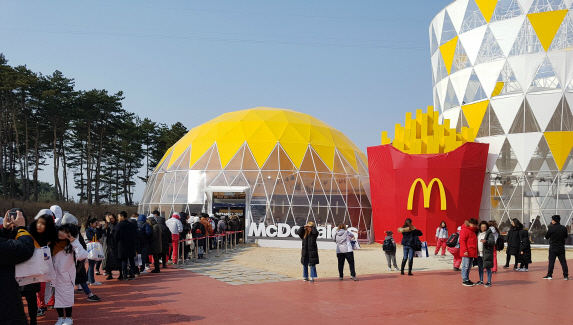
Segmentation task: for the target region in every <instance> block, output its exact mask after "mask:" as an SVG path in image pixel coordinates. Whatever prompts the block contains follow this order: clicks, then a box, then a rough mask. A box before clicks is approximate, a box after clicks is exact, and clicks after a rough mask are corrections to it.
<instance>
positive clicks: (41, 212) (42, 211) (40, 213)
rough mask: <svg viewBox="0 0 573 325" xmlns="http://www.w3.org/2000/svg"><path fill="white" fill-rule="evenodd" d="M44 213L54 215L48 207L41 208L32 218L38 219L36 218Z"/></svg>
mask: <svg viewBox="0 0 573 325" xmlns="http://www.w3.org/2000/svg"><path fill="white" fill-rule="evenodd" d="M45 215H49V216H52V218H53V217H54V213H53V212H52V210H50V209H42V210H40V212H38V214H37V215H36V216H35V217H34V220H38V219H40V217H41V216H45Z"/></svg>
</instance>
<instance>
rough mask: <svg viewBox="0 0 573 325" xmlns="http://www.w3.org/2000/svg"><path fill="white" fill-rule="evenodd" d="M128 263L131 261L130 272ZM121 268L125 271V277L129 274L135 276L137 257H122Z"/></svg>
mask: <svg viewBox="0 0 573 325" xmlns="http://www.w3.org/2000/svg"><path fill="white" fill-rule="evenodd" d="M127 263H129V267H130V268H131V269H130V270H129V271H130V272H129V273H128V272H127ZM121 269H122V271H123V277H124V278H127V277H128V276H129V277H132V278H133V277H135V258H134V257H129V258H124V259H121Z"/></svg>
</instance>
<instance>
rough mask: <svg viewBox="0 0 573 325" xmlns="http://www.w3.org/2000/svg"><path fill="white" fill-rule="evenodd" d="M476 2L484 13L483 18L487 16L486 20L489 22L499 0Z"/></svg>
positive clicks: (478, 0)
mask: <svg viewBox="0 0 573 325" xmlns="http://www.w3.org/2000/svg"><path fill="white" fill-rule="evenodd" d="M476 4H477V6H478V8H479V11H481V14H482V15H483V18H485V21H487V22H488V23H489V21H490V20H491V17H492V16H493V12H494V10H495V6H496V5H497V0H476Z"/></svg>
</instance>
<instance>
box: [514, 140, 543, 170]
mask: <svg viewBox="0 0 573 325" xmlns="http://www.w3.org/2000/svg"><path fill="white" fill-rule="evenodd" d="M542 136H543V133H541V132H533V133H523V134H508V135H507V139H508V140H509V143H510V144H511V148H512V149H513V151H514V152H515V155H516V157H517V161H518V162H519V165H520V166H521V167H522V169H523V170H525V168H527V166H528V165H529V161H530V160H531V157H532V156H533V152H534V151H535V149H536V146H535V145H531V144H532V143H539V140H541V137H542Z"/></svg>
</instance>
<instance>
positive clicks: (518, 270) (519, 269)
mask: <svg viewBox="0 0 573 325" xmlns="http://www.w3.org/2000/svg"><path fill="white" fill-rule="evenodd" d="M513 270H514V271H517V272H521V270H522V269H521V268H519V267H518V268H517V269H513Z"/></svg>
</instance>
